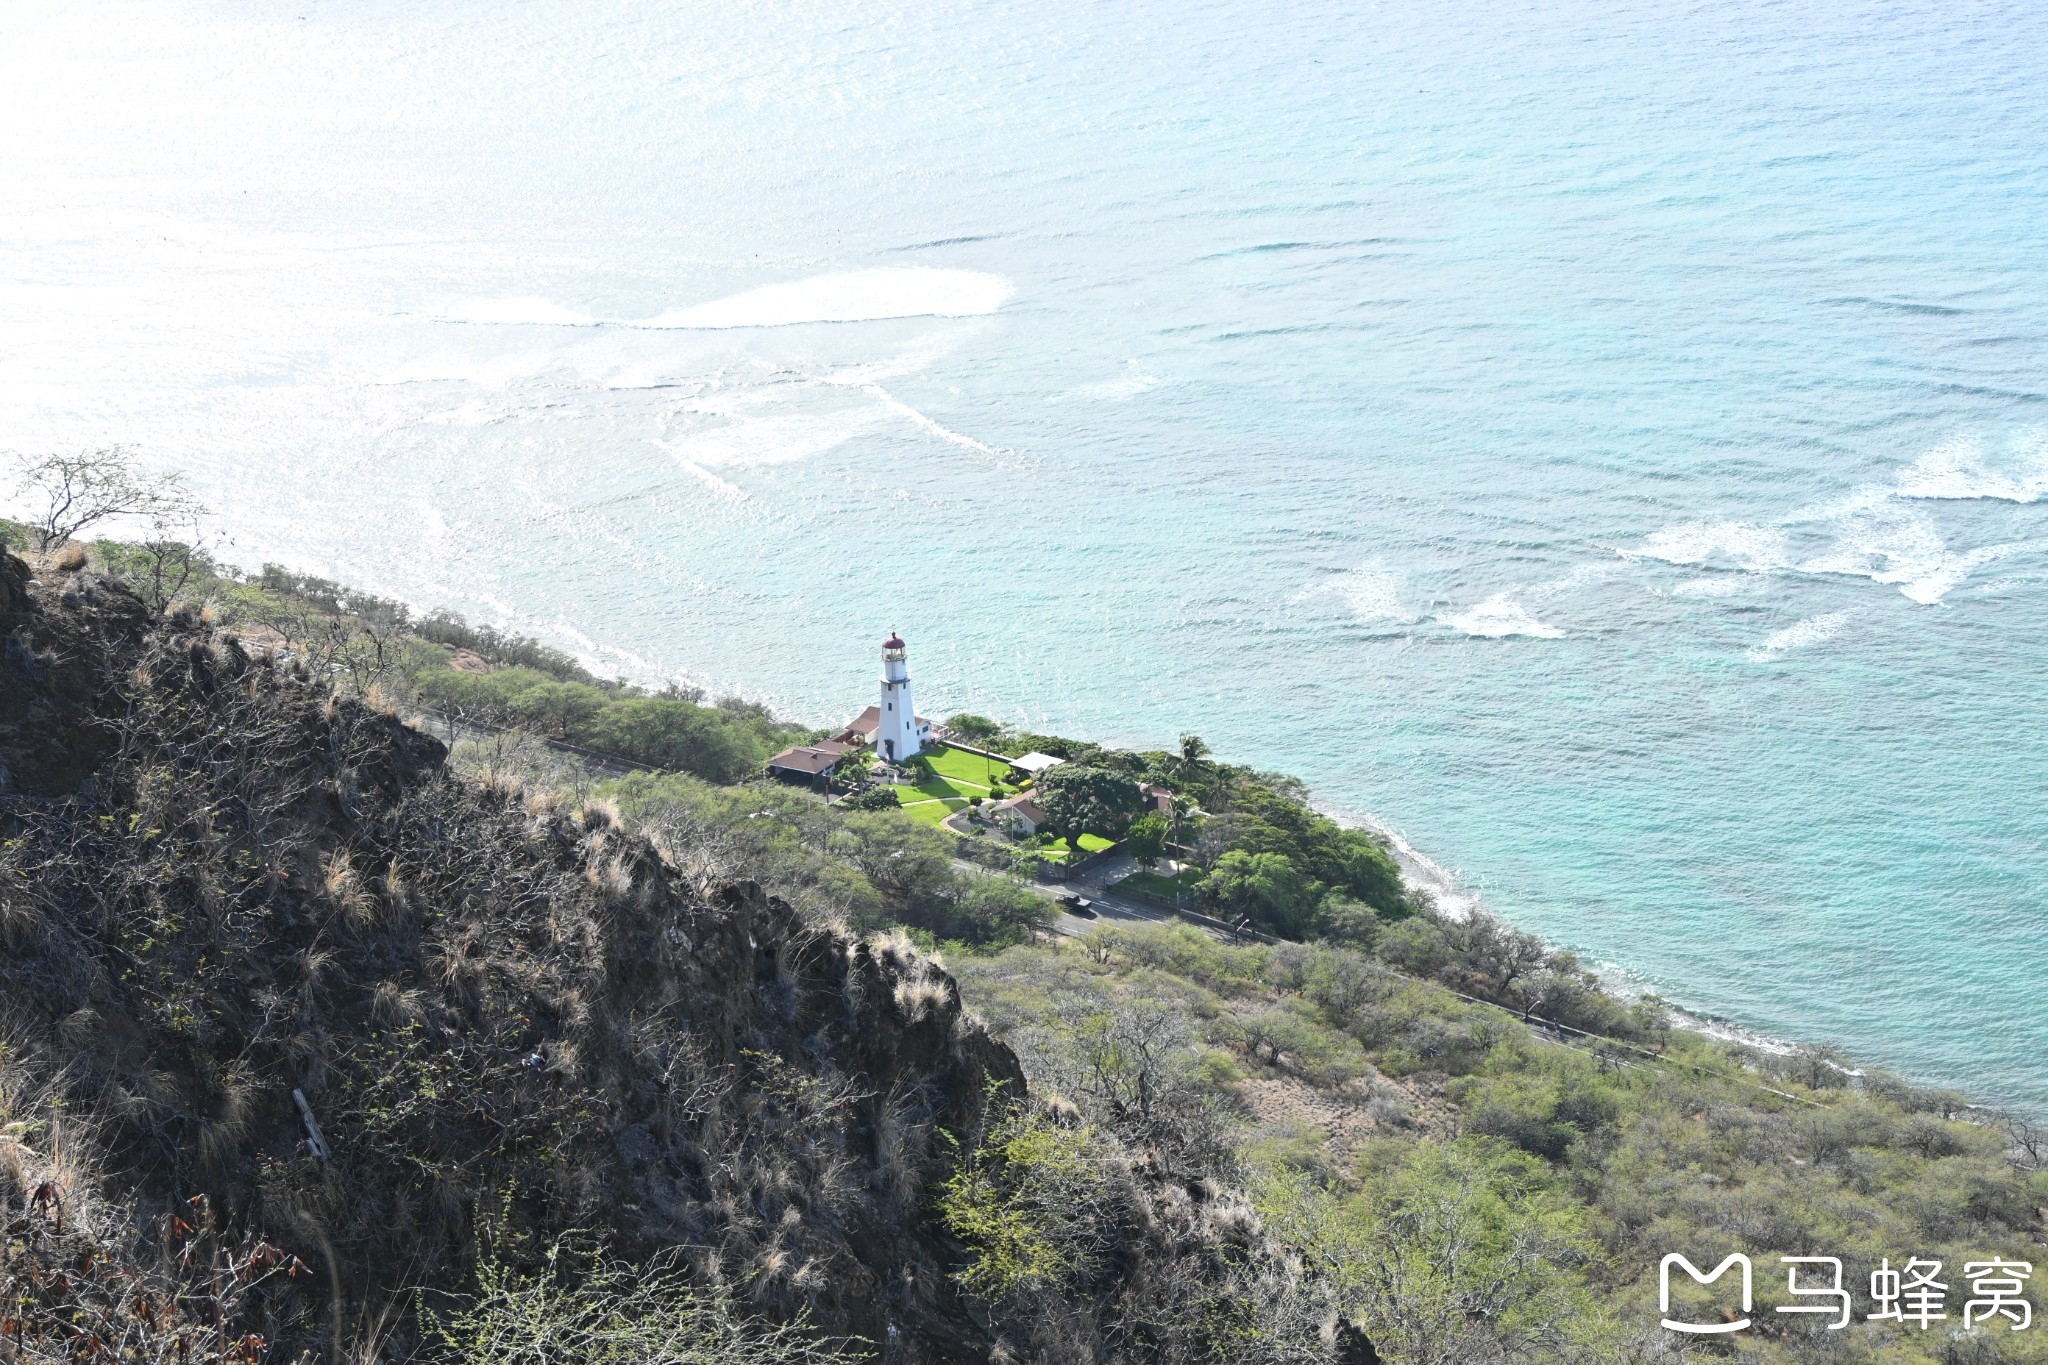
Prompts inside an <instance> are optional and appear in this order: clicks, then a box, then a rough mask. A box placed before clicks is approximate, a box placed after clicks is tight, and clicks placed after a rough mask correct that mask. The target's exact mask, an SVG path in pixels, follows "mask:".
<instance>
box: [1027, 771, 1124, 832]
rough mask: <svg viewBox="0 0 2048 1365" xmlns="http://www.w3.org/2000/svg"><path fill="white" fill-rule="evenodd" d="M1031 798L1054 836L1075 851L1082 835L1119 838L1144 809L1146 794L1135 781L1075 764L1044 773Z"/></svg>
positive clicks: (1118, 774)
mask: <svg viewBox="0 0 2048 1365" xmlns="http://www.w3.org/2000/svg"><path fill="white" fill-rule="evenodd" d="M1032 798H1033V800H1034V801H1036V803H1037V805H1038V808H1039V809H1040V810H1043V811H1044V812H1045V815H1046V821H1047V823H1048V824H1049V825H1050V826H1051V827H1052V831H1053V833H1055V834H1057V835H1059V836H1060V837H1061V838H1062V839H1065V840H1066V841H1067V843H1068V844H1069V845H1071V846H1073V847H1077V848H1078V847H1079V846H1080V842H1081V836H1082V835H1084V834H1093V835H1097V836H1098V837H1100V838H1104V839H1121V838H1122V837H1123V836H1124V832H1125V831H1126V830H1128V829H1129V828H1130V826H1131V821H1132V820H1133V819H1135V818H1136V817H1137V815H1138V814H1139V812H1141V811H1142V810H1144V808H1145V795H1144V793H1143V792H1142V791H1140V790H1139V789H1138V784H1137V783H1136V782H1134V781H1132V780H1131V779H1130V778H1128V777H1125V776H1124V775H1123V774H1121V773H1114V772H1110V771H1109V770H1108V769H1106V768H1092V767H1088V766H1086V765H1083V764H1078V763H1062V764H1061V765H1060V766H1059V767H1057V768H1052V769H1049V770H1047V772H1046V773H1045V774H1044V775H1043V776H1041V777H1040V778H1039V779H1038V781H1037V783H1036V785H1035V786H1034V787H1033V788H1032Z"/></svg>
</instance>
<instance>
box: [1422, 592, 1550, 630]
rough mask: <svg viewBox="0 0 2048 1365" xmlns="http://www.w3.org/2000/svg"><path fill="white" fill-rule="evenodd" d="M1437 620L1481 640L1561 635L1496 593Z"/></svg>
mask: <svg viewBox="0 0 2048 1365" xmlns="http://www.w3.org/2000/svg"><path fill="white" fill-rule="evenodd" d="M1437 619H1438V620H1440V621H1442V622H1443V623H1444V624H1445V625H1447V626H1450V627H1451V628H1453V629H1454V630H1461V631H1463V632H1465V634H1467V635H1477V636H1480V637H1482V638H1485V639H1499V638H1501V637H1502V636H1507V635H1532V636H1535V637H1536V638H1538V639H1543V640H1558V639H1562V638H1563V637H1564V631H1562V630H1561V629H1559V628H1558V627H1556V626H1553V625H1550V624H1548V623H1546V622H1543V621H1539V620H1537V619H1536V618H1535V617H1533V616H1531V615H1530V614H1529V609H1528V608H1527V607H1525V606H1523V605H1522V604H1521V603H1520V602H1517V601H1516V600H1515V599H1514V597H1513V596H1512V595H1510V594H1508V593H1504V592H1497V593H1495V594H1494V595H1493V596H1491V597H1489V598H1487V599H1486V600H1485V601H1484V602H1481V603H1479V604H1477V605H1476V606H1471V607H1467V608H1466V609H1465V610H1463V611H1460V612H1453V613H1451V614H1449V615H1446V616H1440V617H1438V618H1437Z"/></svg>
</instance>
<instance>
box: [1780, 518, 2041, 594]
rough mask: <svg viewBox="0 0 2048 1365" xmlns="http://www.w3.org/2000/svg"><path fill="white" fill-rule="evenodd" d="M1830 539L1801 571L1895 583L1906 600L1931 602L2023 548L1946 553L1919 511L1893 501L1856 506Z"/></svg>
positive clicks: (1992, 547)
mask: <svg viewBox="0 0 2048 1365" xmlns="http://www.w3.org/2000/svg"><path fill="white" fill-rule="evenodd" d="M1833 531H1834V543H1833V544H1832V545H1831V546H1830V547H1829V548H1828V549H1827V550H1826V551H1825V552H1824V553H1822V554H1820V555H1818V556H1816V557H1814V558H1813V559H1810V560H1807V561H1806V562H1805V563H1803V564H1801V565H1800V566H1799V568H1800V571H1801V572H1802V573H1813V574H1847V575H1850V576H1852V577H1858V578H1868V579H1869V580H1870V581H1871V582H1873V583H1884V584H1888V585H1891V586H1894V587H1897V588H1898V590H1899V592H1900V593H1901V594H1903V595H1904V596H1905V597H1906V598H1907V599H1909V600H1911V601H1914V602H1918V603H1920V604H1921V605H1922V606H1933V605H1934V604H1935V603H1937V602H1940V601H1941V600H1942V598H1944V597H1946V596H1947V595H1948V594H1949V592H1950V591H1951V590H1953V589H1954V588H1956V587H1957V586H1958V585H1959V584H1961V583H1962V582H1963V580H1964V579H1966V578H1968V577H1969V576H1970V574H1971V572H1972V571H1973V570H1975V569H1977V568H1978V567H1980V566H1982V565H1985V564H1990V563H1995V562H1996V561H1998V560H2001V559H2003V558H2005V557H2006V556H2007V555H2009V554H2012V553H2013V552H2014V551H2016V550H2019V549H2021V548H2023V547H2022V546H2020V545H2017V544H2003V545H1986V546H1982V547H1980V548H1978V549H1975V550H1965V551H1961V552H1956V551H1952V550H1950V549H1949V548H1948V544H1947V542H1945V541H1944V540H1943V539H1942V538H1941V534H1940V533H1939V532H1938V531H1936V530H1935V529H1934V526H1933V524H1932V523H1931V522H1929V521H1928V520H1927V518H1926V517H1925V516H1923V515H1922V514H1921V513H1920V512H1918V511H1916V510H1914V509H1913V508H1910V507H1902V506H1900V505H1899V504H1897V503H1877V504H1875V505H1871V506H1867V507H1860V508H1856V509H1854V510H1852V511H1850V512H1848V513H1846V514H1845V515H1843V516H1842V517H1840V518H1839V519H1838V520H1837V522H1836V523H1835V525H1834V527H1833Z"/></svg>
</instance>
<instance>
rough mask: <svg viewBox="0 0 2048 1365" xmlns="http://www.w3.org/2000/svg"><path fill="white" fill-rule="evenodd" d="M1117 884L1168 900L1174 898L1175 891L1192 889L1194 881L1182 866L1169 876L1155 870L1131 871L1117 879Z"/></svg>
mask: <svg viewBox="0 0 2048 1365" xmlns="http://www.w3.org/2000/svg"><path fill="white" fill-rule="evenodd" d="M1117 885H1118V886H1120V887H1129V888H1130V889H1131V890H1133V891H1143V892H1145V893H1146V894H1147V895H1152V896H1157V897H1159V898H1160V899H1161V900H1168V901H1170V900H1172V899H1174V896H1175V893H1177V892H1180V891H1186V890H1191V889H1193V887H1194V885H1195V882H1194V879H1193V878H1192V877H1190V876H1189V875H1188V870H1187V869H1186V868H1182V869H1181V870H1180V871H1179V872H1176V873H1174V874H1173V875H1172V876H1171V877H1162V876H1160V875H1159V874H1158V873H1157V872H1133V873H1132V874H1131V875H1130V876H1128V877H1125V878H1123V879H1122V880H1120V881H1118V882H1117Z"/></svg>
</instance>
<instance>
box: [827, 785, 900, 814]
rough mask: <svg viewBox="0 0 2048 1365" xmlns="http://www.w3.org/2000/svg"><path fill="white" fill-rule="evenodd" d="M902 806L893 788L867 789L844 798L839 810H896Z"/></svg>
mask: <svg viewBox="0 0 2048 1365" xmlns="http://www.w3.org/2000/svg"><path fill="white" fill-rule="evenodd" d="M902 804H903V798H902V797H901V796H899V795H898V794H897V792H896V789H895V788H894V787H869V788H866V789H865V790H863V791H857V792H855V793H854V794H853V795H851V796H848V797H845V798H844V799H842V800H841V801H840V803H839V809H841V810H896V809H898V808H899V807H901V806H902Z"/></svg>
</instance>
